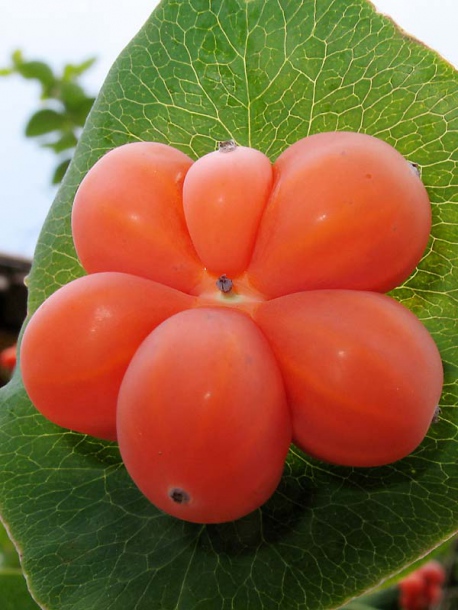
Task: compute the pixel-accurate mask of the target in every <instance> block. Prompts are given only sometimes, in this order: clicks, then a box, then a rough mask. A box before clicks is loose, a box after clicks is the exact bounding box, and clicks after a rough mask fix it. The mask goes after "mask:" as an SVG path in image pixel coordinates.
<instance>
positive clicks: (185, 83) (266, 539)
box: [0, 0, 458, 610]
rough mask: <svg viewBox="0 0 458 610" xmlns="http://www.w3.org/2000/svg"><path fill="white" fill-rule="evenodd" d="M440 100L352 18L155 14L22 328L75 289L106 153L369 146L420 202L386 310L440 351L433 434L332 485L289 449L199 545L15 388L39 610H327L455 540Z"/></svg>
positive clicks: (21, 510)
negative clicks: (360, 142)
mask: <svg viewBox="0 0 458 610" xmlns="http://www.w3.org/2000/svg"><path fill="white" fill-rule="evenodd" d="M457 99H458V76H457V73H456V72H455V71H454V70H453V69H452V67H451V66H449V65H448V64H447V63H446V62H444V61H443V60H442V59H441V58H440V57H438V56H437V55H436V54H435V53H433V52H432V51H430V50H429V49H427V48H426V47H425V46H423V45H422V44H419V43H417V42H416V41H413V40H411V39H409V38H408V37H407V36H406V35H405V34H404V33H403V32H401V31H400V30H398V29H397V28H396V27H395V26H394V25H393V23H392V22H390V21H389V20H388V19H386V18H384V17H382V16H381V15H379V14H377V13H376V12H375V11H374V9H373V7H372V5H371V4H370V3H368V2H366V1H365V0H286V1H283V0H281V1H280V0H271V1H269V2H266V1H265V0H249V1H248V0H190V1H189V2H182V1H181V0H163V1H162V2H161V3H160V5H159V6H158V8H157V9H156V10H155V12H154V13H153V15H152V16H151V18H150V19H149V20H148V22H147V23H146V25H145V26H144V28H143V29H142V30H141V31H140V33H139V34H138V35H137V36H136V37H135V39H134V40H133V41H132V43H131V44H130V45H129V46H128V47H127V49H126V50H125V51H123V52H122V53H121V55H120V57H119V58H118V60H117V61H116V63H115V65H114V67H113V69H112V71H111V72H110V74H109V76H108V78H107V80H106V83H105V85H104V86H103V89H102V91H101V92H100V95H99V97H98V99H97V102H96V104H95V106H94V108H93V110H92V112H91V114H90V116H89V120H88V122H87V124H86V127H85V130H84V133H83V136H82V138H81V140H80V143H79V145H78V147H77V151H76V154H75V157H74V160H73V162H72V164H71V166H70V168H69V171H68V172H67V174H66V176H65V180H64V183H63V185H62V187H61V189H60V191H59V193H58V196H57V199H56V201H55V203H54V205H53V208H52V210H51V212H50V214H49V217H48V219H47V221H46V224H45V226H44V228H43V232H42V235H41V238H40V242H39V245H38V248H37V251H36V257H35V261H34V265H33V270H32V273H31V276H30V280H29V285H30V312H32V311H33V310H34V309H35V308H36V307H37V306H38V305H39V303H41V302H42V301H43V299H44V298H46V297H47V296H48V295H49V294H51V293H52V292H53V291H55V290H56V289H57V288H58V287H59V286H61V285H62V284H65V283H66V282H68V281H70V280H72V279H74V278H75V277H77V276H79V275H81V274H82V273H83V271H82V269H81V266H80V265H79V263H78V260H77V258H76V255H75V251H74V248H73V245H72V239H71V233H70V210H71V205H72V200H73V197H74V194H75V191H76V189H77V187H78V185H79V183H80V182H81V180H82V178H83V176H84V175H85V174H86V172H87V171H88V169H89V168H90V167H91V166H92V165H93V164H94V163H95V162H96V161H97V159H98V158H100V156H101V155H103V154H104V153H105V152H106V151H108V150H109V149H111V148H113V147H114V146H118V145H121V144H124V143H126V142H129V141H136V140H158V141H160V142H167V143H170V144H172V145H173V146H176V147H178V148H180V149H181V150H182V151H184V152H185V153H188V154H190V155H191V156H192V157H193V158H197V157H198V156H200V155H202V154H204V153H207V152H209V151H211V150H213V149H214V146H215V141H220V140H227V139H234V140H236V141H237V142H238V143H239V144H244V145H250V146H253V147H255V148H258V149H260V150H262V151H263V152H265V153H267V154H268V155H269V156H270V157H271V159H272V160H274V159H275V158H276V157H277V156H278V154H279V153H280V152H281V151H283V150H284V149H285V148H286V147H287V146H288V145H289V144H292V143H293V142H295V141H296V140H298V139H299V138H301V137H304V136H306V135H308V134H311V133H316V132H320V131H326V130H335V129H337V130H343V129H347V130H353V131H361V132H364V133H369V134H372V135H374V136H377V137H379V138H382V139H384V140H386V141H387V142H389V143H390V144H392V145H393V146H395V147H396V148H397V149H398V150H399V151H400V152H401V153H402V154H404V155H405V156H406V157H407V158H408V159H409V160H411V161H415V162H416V163H418V164H420V166H421V168H422V177H423V181H424V182H425V184H426V187H427V189H428V191H429V194H430V198H431V201H432V205H433V217H434V223H433V230H432V238H431V242H430V246H429V248H428V251H427V253H426V255H425V257H424V259H423V261H422V262H421V264H420V266H419V269H418V271H417V272H416V273H415V274H414V275H413V276H412V277H411V278H410V279H409V281H408V282H406V284H405V285H404V286H403V287H401V288H399V289H398V290H396V291H395V296H396V297H397V298H399V299H400V300H401V301H403V302H404V303H405V304H406V305H407V306H408V307H410V308H411V309H412V310H413V311H414V312H415V313H416V314H417V315H418V316H419V317H420V318H421V319H422V320H423V321H424V323H425V324H426V325H427V327H428V328H429V330H430V331H431V333H432V334H433V336H434V338H435V340H436V341H437V344H438V346H439V348H440V350H441V353H442V357H443V361H444V369H445V387H444V393H443V400H442V404H441V406H442V416H441V420H440V422H439V423H438V424H436V425H434V426H433V427H432V428H431V431H430V433H429V434H428V436H427V438H426V439H425V441H424V442H423V443H422V445H421V446H420V447H419V448H418V450H417V451H415V452H414V453H413V454H412V455H411V456H409V457H408V458H406V459H404V460H401V461H400V462H397V463H396V464H393V465H391V466H386V467H381V468H374V469H359V470H358V469H350V468H343V467H334V466H329V465H325V464H322V463H319V462H315V461H313V460H312V459H309V458H308V457H307V456H305V455H303V454H301V453H300V452H299V451H297V450H292V451H291V453H290V456H289V459H288V463H287V466H286V469H285V473H284V477H283V479H282V482H281V484H280V487H279V489H278V491H277V493H276V494H275V495H274V496H273V497H272V499H271V500H270V501H269V502H268V503H267V504H266V506H264V507H263V508H262V510H259V511H257V512H255V513H254V514H251V515H249V516H247V517H246V518H244V519H241V520H240V521H237V522H235V523H229V524H226V525H221V526H208V527H206V526H197V525H193V524H188V523H182V522H180V521H177V520H175V519H173V518H171V517H168V516H166V515H163V514H161V513H159V511H157V510H156V509H155V508H154V507H153V506H152V505H151V504H150V503H149V502H148V501H147V500H146V499H145V498H144V497H142V495H141V494H140V492H139V491H138V490H137V489H136V487H135V485H134V484H133V483H132V482H131V480H130V479H129V477H128V475H127V473H126V471H125V469H124V467H123V465H122V463H121V460H120V457H119V454H118V450H117V448H116V446H115V445H110V444H109V443H101V442H98V441H96V440H93V439H90V438H86V437H83V436H80V435H78V434H72V433H69V432H65V431H62V430H60V429H58V428H57V427H56V426H54V425H52V424H50V423H48V422H47V421H45V420H44V419H43V417H41V416H40V415H39V414H38V413H37V412H36V411H35V410H34V408H33V406H32V405H31V404H30V402H29V400H28V398H27V396H26V393H25V391H24V389H23V387H22V384H21V380H20V375H19V373H17V374H16V376H15V377H14V379H13V381H12V382H11V383H10V384H9V385H8V386H7V387H6V388H5V389H3V391H2V392H1V395H0V396H1V409H0V472H1V473H2V474H1V475H0V508H1V512H2V515H3V517H4V519H5V520H6V521H7V522H8V524H9V528H10V531H11V533H12V535H13V537H14V539H15V540H16V541H17V544H18V546H19V547H20V549H21V552H22V553H23V567H24V570H25V572H26V574H27V575H28V581H29V584H30V587H31V588H32V590H33V592H34V595H35V596H36V598H37V599H39V600H40V603H41V604H42V605H43V607H46V608H48V609H50V610H91V609H94V610H134V609H135V610H151V609H152V608H161V609H162V610H172V609H181V610H185V609H190V608H193V609H198V610H204V609H209V610H228V609H229V608H231V609H232V610H260V609H266V610H274V609H275V610H278V609H279V608H281V609H282V610H298V609H299V608H301V609H303V610H317V609H320V610H325V609H331V608H336V607H338V606H339V605H342V604H343V603H344V602H345V601H346V600H349V599H351V598H353V597H354V596H356V595H358V594H359V593H362V592H363V591H364V590H366V589H368V588H369V587H372V586H375V585H376V584H377V583H378V582H379V581H380V580H381V579H383V578H385V577H387V576H389V575H390V574H393V573H395V572H397V571H399V570H400V569H401V568H402V567H403V566H404V565H406V564H407V563H409V562H412V561H413V560H414V559H415V558H417V557H419V556H420V555H422V554H424V553H425V552H427V551H428V550H429V549H431V548H433V547H434V546H436V545H438V544H439V543H440V542H442V541H443V540H445V539H446V538H448V537H450V536H451V535H452V534H453V533H454V532H455V531H456V529H457V524H458V491H457V490H458V469H457V467H456V455H457V447H458V443H457V430H458V425H457V424H458V411H457V409H456V404H457V392H458V367H457V362H458V341H457V333H456V320H457V318H458V288H457V286H458V212H457V209H458V207H457V203H458V139H457V135H456V134H457V130H458V105H457ZM355 332H356V329H355Z"/></svg>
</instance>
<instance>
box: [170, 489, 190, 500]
mask: <svg viewBox="0 0 458 610" xmlns="http://www.w3.org/2000/svg"><path fill="white" fill-rule="evenodd" d="M169 497H170V499H171V500H173V501H174V502H176V503H177V504H186V503H187V502H189V500H190V497H189V494H188V493H187V492H186V491H185V490H184V489H180V488H178V487H174V488H173V489H171V490H170V492H169Z"/></svg>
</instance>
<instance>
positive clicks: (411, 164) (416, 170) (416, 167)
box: [408, 161, 421, 178]
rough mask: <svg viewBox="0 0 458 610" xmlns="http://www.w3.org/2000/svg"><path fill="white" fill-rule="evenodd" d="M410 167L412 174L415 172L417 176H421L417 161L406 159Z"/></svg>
mask: <svg viewBox="0 0 458 610" xmlns="http://www.w3.org/2000/svg"><path fill="white" fill-rule="evenodd" d="M408 163H409V165H410V167H411V168H412V169H413V171H414V174H416V175H417V176H418V177H419V178H421V169H420V166H419V165H418V163H414V162H413V161H408Z"/></svg>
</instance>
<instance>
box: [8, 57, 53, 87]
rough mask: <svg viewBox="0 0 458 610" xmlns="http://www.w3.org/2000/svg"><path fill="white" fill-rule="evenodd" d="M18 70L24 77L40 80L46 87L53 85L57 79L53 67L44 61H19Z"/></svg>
mask: <svg viewBox="0 0 458 610" xmlns="http://www.w3.org/2000/svg"><path fill="white" fill-rule="evenodd" d="M16 70H17V71H18V72H19V74H20V75H21V76H23V77H24V78H30V79H36V80H38V81H39V82H40V83H41V84H42V85H43V86H44V87H50V86H52V85H53V83H54V82H55V80H56V79H55V76H54V73H53V71H52V70H51V68H50V67H49V66H48V64H45V63H44V62H43V61H25V62H19V63H17V65H16Z"/></svg>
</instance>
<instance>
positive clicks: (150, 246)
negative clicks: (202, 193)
mask: <svg viewBox="0 0 458 610" xmlns="http://www.w3.org/2000/svg"><path fill="white" fill-rule="evenodd" d="M191 165H192V160H191V159H190V158H189V157H188V156H187V155H185V154H184V153H182V152H180V151H178V150H177V149H175V148H173V147H171V146H167V145H166V144H160V143H157V142H135V143H132V144H126V145H124V146H121V147H119V148H115V149H113V150H111V151H110V152H108V153H107V154H106V155H104V156H103V157H102V158H101V159H99V161H98V162H97V163H96V164H95V165H94V166H93V167H92V169H91V171H90V172H89V173H88V174H87V175H86V176H85V178H84V179H83V181H82V183H81V185H80V187H79V189H78V191H77V194H76V197H75V201H74V204H73V209H72V234H73V240H74V242H75V247H76V251H77V254H78V257H79V259H80V261H81V263H82V265H83V267H84V268H85V270H86V271H87V272H88V273H98V272H101V271H121V272H124V273H131V274H134V275H139V276H141V277H145V278H149V279H152V280H155V281H156V282H161V283H163V284H166V285H167V286H171V287H172V288H177V289H178V290H183V291H184V292H189V291H190V290H191V289H192V288H193V287H194V286H195V284H196V283H198V281H199V280H200V277H201V274H202V273H203V267H202V264H201V263H200V261H199V260H198V258H197V255H196V252H195V249H194V247H193V245H192V243H191V240H190V238H189V235H188V232H187V229H186V226H185V220H184V214H183V204H182V194H181V193H182V185H183V180H184V177H185V175H186V172H187V171H188V169H189V168H190V166H191Z"/></svg>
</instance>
